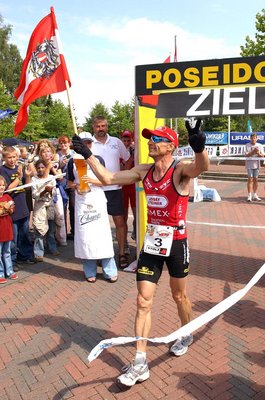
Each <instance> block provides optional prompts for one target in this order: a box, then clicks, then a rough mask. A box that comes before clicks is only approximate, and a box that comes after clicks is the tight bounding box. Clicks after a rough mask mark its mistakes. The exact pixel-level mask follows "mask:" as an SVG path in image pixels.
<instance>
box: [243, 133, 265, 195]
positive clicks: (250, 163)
mask: <svg viewBox="0 0 265 400" xmlns="http://www.w3.org/2000/svg"><path fill="white" fill-rule="evenodd" d="M257 140H258V137H257V134H256V133H254V132H253V133H251V135H250V142H249V143H247V144H246V152H245V156H246V157H249V159H248V158H247V159H246V170H247V174H248V182H247V190H248V197H247V201H249V202H250V201H252V200H254V201H261V199H260V198H259V197H258V195H257V190H258V176H259V169H260V160H257V159H255V158H257V157H264V152H263V147H262V145H261V144H260V143H257ZM253 158H254V159H253ZM252 193H253V194H252Z"/></svg>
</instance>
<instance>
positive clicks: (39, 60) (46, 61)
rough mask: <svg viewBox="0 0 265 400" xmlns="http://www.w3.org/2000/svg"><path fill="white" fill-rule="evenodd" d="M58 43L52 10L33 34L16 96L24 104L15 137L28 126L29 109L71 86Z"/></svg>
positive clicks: (19, 115) (17, 122) (18, 118)
mask: <svg viewBox="0 0 265 400" xmlns="http://www.w3.org/2000/svg"><path fill="white" fill-rule="evenodd" d="M56 35H57V37H56ZM58 42H59V40H58V27H57V22H56V18H55V14H54V9H53V7H51V13H50V14H49V15H47V16H46V17H44V18H43V19H42V20H41V21H40V22H39V23H38V25H37V26H36V28H35V29H34V31H33V33H32V35H31V38H30V41H29V45H28V50H27V55H26V58H25V60H24V61H23V65H22V73H21V77H20V83H19V86H18V88H17V89H16V91H15V93H14V96H15V97H16V99H17V101H18V102H19V103H21V107H20V109H19V112H18V116H17V120H16V125H15V129H14V130H15V135H16V136H17V135H18V134H19V132H21V131H22V130H23V128H24V127H25V125H26V124H27V121H28V107H29V105H30V104H31V103H32V102H33V101H34V100H36V99H38V98H39V97H42V96H47V95H48V94H52V93H57V92H62V91H63V90H66V83H65V81H68V83H69V86H71V82H70V78H69V75H68V71H67V68H66V64H65V59H64V56H63V55H62V54H61V53H60V49H59V44H58Z"/></svg>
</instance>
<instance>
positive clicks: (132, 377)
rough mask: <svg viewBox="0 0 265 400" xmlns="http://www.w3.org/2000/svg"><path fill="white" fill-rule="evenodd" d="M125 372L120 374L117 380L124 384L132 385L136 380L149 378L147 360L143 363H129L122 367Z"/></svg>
mask: <svg viewBox="0 0 265 400" xmlns="http://www.w3.org/2000/svg"><path fill="white" fill-rule="evenodd" d="M122 370H123V371H126V372H125V374H122V375H120V376H119V377H118V378H117V380H118V382H119V383H121V384H122V385H124V386H133V385H135V384H136V382H143V381H146V379H148V378H149V376H150V373H149V368H148V365H147V362H145V363H144V364H136V365H134V364H130V365H127V366H125V367H123V369H122Z"/></svg>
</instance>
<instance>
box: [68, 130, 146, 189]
mask: <svg viewBox="0 0 265 400" xmlns="http://www.w3.org/2000/svg"><path fill="white" fill-rule="evenodd" d="M72 143H73V148H74V150H75V152H76V153H78V154H81V155H82V156H83V157H84V159H85V160H86V162H87V163H88V165H89V166H90V168H91V169H92V171H93V172H94V174H95V175H96V177H97V178H98V179H99V180H100V182H102V183H103V185H130V184H132V183H136V182H139V181H140V180H141V176H142V174H143V170H145V169H146V164H143V165H138V166H137V167H134V168H132V169H130V170H126V171H118V172H111V171H109V170H107V169H106V168H105V167H103V165H101V164H100V163H99V162H98V160H97V158H96V157H95V156H93V154H92V152H91V150H90V149H88V148H87V147H86V146H85V144H84V143H83V142H82V139H81V138H80V137H79V136H78V135H74V136H73V138H72Z"/></svg>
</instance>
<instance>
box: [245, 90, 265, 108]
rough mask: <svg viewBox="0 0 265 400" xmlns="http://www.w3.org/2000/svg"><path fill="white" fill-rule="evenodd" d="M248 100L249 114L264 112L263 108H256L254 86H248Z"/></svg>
mask: <svg viewBox="0 0 265 400" xmlns="http://www.w3.org/2000/svg"><path fill="white" fill-rule="evenodd" d="M248 100H249V102H248V112H249V114H265V108H256V88H253V87H251V88H249V99H248Z"/></svg>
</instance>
